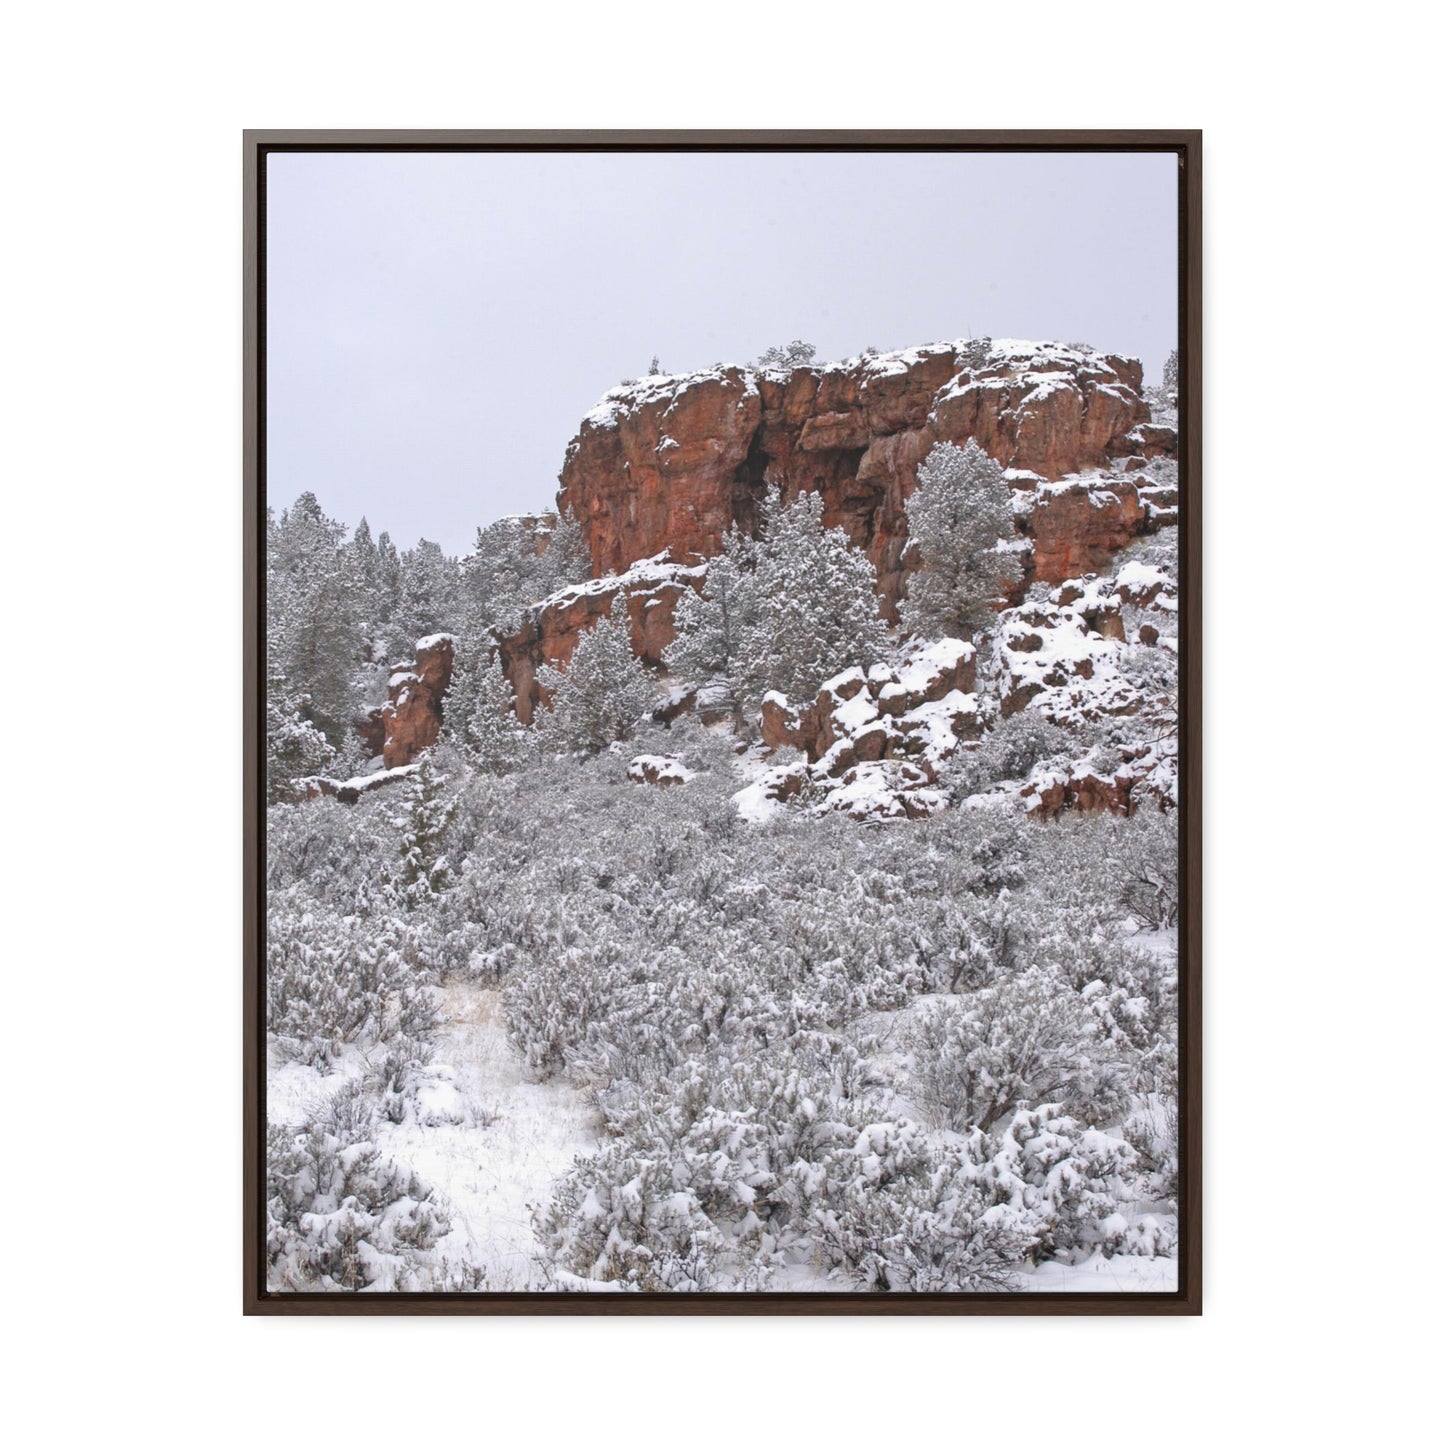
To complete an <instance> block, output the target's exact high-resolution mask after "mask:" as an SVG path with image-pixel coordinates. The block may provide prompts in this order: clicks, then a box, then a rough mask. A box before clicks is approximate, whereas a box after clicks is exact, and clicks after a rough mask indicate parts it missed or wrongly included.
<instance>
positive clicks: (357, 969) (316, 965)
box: [266, 893, 436, 1070]
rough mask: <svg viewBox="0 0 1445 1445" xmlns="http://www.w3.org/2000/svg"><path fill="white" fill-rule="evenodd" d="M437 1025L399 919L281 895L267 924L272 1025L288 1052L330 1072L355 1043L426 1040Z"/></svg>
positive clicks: (277, 1043) (279, 1047)
mask: <svg viewBox="0 0 1445 1445" xmlns="http://www.w3.org/2000/svg"><path fill="white" fill-rule="evenodd" d="M435 1023H436V1008H435V1004H434V1002H433V999H432V991H431V989H430V988H429V987H428V986H427V981H426V978H425V975H424V973H423V972H422V971H421V969H420V967H419V959H418V957H417V954H416V951H415V948H414V946H413V940H412V939H411V938H410V937H409V935H408V931H407V930H406V929H405V928H404V927H403V926H402V925H401V924H400V923H399V922H397V921H395V920H391V919H387V918H380V919H373V918H362V917H358V916H356V915H347V916H342V915H339V914H336V913H333V912H331V911H330V910H329V909H327V908H326V907H324V906H323V905H320V904H318V903H316V902H314V901H313V900H308V899H306V898H305V897H304V896H298V895H296V894H294V893H293V894H285V895H282V896H279V897H276V896H273V897H272V899H271V903H270V907H269V909H268V912H267V928H266V1029H267V1033H268V1034H269V1035H270V1037H271V1040H272V1043H273V1046H274V1047H275V1049H276V1051H277V1053H278V1054H279V1055H280V1057H282V1058H284V1059H294V1060H297V1061H300V1062H304V1063H309V1064H312V1065H313V1066H315V1067H317V1068H320V1069H322V1070H325V1069H327V1068H328V1067H329V1066H330V1060H331V1059H332V1058H334V1057H335V1056H336V1055H338V1054H340V1053H341V1051H342V1050H343V1048H344V1047H345V1046H347V1045H349V1044H362V1043H384V1042H386V1041H387V1040H389V1039H393V1038H398V1037H402V1038H411V1039H425V1038H427V1037H429V1036H430V1034H431V1032H432V1030H433V1029H434V1028H435Z"/></svg>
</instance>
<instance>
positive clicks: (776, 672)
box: [664, 490, 888, 712]
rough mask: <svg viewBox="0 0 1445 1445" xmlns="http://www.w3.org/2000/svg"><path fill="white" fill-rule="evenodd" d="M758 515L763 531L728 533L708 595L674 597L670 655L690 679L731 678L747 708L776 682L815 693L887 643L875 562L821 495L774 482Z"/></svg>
mask: <svg viewBox="0 0 1445 1445" xmlns="http://www.w3.org/2000/svg"><path fill="white" fill-rule="evenodd" d="M759 519H760V528H761V536H760V537H759V538H758V539H757V540H753V539H751V538H748V537H744V536H743V535H742V534H741V533H739V532H737V531H736V530H735V531H733V532H731V533H729V535H728V537H727V538H726V539H725V541H724V550H723V553H722V555H721V556H720V557H718V558H716V559H715V560H714V561H713V562H711V563H710V564H709V566H708V577H707V582H706V583H705V585H704V587H703V590H702V593H701V594H700V595H699V596H698V597H684V598H683V599H682V600H681V601H680V602H679V603H678V609H677V624H676V625H677V638H676V640H675V641H674V642H673V644H672V645H671V647H669V648H668V650H667V652H666V653H665V654H664V660H665V661H666V663H667V665H668V666H669V667H670V668H672V669H673V670H674V671H676V672H677V673H679V675H681V676H684V677H687V678H689V679H691V680H693V681H697V682H704V681H707V680H710V679H713V678H725V679H726V681H727V682H728V684H729V686H730V687H731V689H732V692H733V697H734V700H735V702H736V704H737V706H738V708H739V709H740V710H742V711H746V712H756V711H757V709H758V708H759V707H760V706H761V705H762V699H763V694H764V693H766V692H768V691H769V690H771V689H776V690H777V691H779V692H784V693H787V694H788V695H789V696H790V697H799V698H802V697H811V696H812V695H813V694H814V693H815V692H817V690H818V688H819V686H820V685H821V684H822V683H824V682H826V681H827V680H828V678H830V677H832V676H833V675H834V674H835V673H838V672H841V671H843V669H845V668H848V667H855V666H856V667H867V666H869V665H870V664H871V663H874V662H877V661H878V660H879V658H881V657H882V656H883V654H884V652H885V651H886V650H887V646H888V634H887V630H886V629H885V627H884V625H883V622H882V620H881V619H880V618H879V616H878V595H877V593H876V591H875V590H874V588H875V584H876V582H877V574H876V573H875V572H874V570H873V565H872V563H870V562H869V561H868V559H867V558H866V557H865V556H863V554H862V553H861V552H859V551H857V550H856V549H855V548H853V547H851V546H850V545H849V543H848V538H847V535H846V534H845V533H844V532H843V530H842V529H841V528H839V527H825V526H824V525H823V499H822V497H821V496H820V495H819V494H818V493H816V492H804V493H802V494H801V495H799V496H798V497H796V498H795V499H794V500H793V501H791V502H785V501H784V500H783V498H782V494H781V492H780V491H777V490H774V491H773V492H771V493H769V495H768V496H767V497H765V498H764V499H763V502H762V505H761V507H760V510H759Z"/></svg>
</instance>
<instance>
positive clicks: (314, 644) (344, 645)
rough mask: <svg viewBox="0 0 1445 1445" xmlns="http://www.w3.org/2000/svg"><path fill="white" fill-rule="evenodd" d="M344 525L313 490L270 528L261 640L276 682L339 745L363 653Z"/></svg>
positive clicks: (355, 697)
mask: <svg viewBox="0 0 1445 1445" xmlns="http://www.w3.org/2000/svg"><path fill="white" fill-rule="evenodd" d="M345 534H346V528H345V527H344V526H343V525H342V524H341V523H340V522H334V521H332V520H331V519H330V518H329V517H327V516H326V515H325V513H324V512H322V510H321V507H320V504H319V503H318V502H317V500H316V498H315V496H314V495H312V493H310V492H304V493H302V495H301V496H300V497H298V498H297V500H296V504H295V505H294V506H293V507H291V508H290V509H289V510H288V511H285V512H283V513H282V514H281V517H280V520H279V521H277V522H275V523H274V525H269V526H268V528H267V554H266V629H267V630H266V642H267V649H268V664H269V671H270V673H271V674H272V675H274V677H275V679H276V684H275V686H276V690H277V691H278V693H279V694H282V695H284V697H285V698H287V699H289V700H290V701H289V703H288V704H287V705H286V706H284V707H282V709H281V712H280V714H279V715H281V716H285V715H286V714H287V712H288V709H291V708H294V709H296V710H297V711H298V715H299V716H300V717H301V718H302V719H303V720H304V721H306V722H310V723H312V724H313V725H314V726H315V727H316V728H318V729H319V730H320V731H321V732H323V733H324V734H325V735H326V739H327V742H328V743H329V744H330V745H331V746H332V747H333V748H336V747H339V746H341V744H342V742H343V741H344V739H345V736H346V733H347V731H348V729H349V727H350V724H351V722H352V720H353V718H354V717H355V715H356V712H357V708H358V701H359V696H360V694H359V691H358V676H357V673H358V668H359V666H360V663H361V661H362V659H363V656H364V655H365V651H366V643H365V628H364V625H363V619H362V611H363V607H362V597H361V592H360V589H359V587H358V585H357V581H356V576H355V572H354V569H353V566H352V564H351V559H350V557H349V555H348V552H347V550H346V548H344V547H343V545H342V539H343V538H344V536H345Z"/></svg>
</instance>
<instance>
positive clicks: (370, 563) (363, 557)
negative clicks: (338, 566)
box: [346, 517, 384, 655]
mask: <svg viewBox="0 0 1445 1445" xmlns="http://www.w3.org/2000/svg"><path fill="white" fill-rule="evenodd" d="M346 551H347V562H348V564H349V565H350V567H351V575H352V580H353V582H354V584H355V587H356V598H357V615H358V617H359V619H360V621H361V625H362V629H363V631H364V632H365V634H366V641H367V648H368V655H369V654H370V650H371V645H372V644H373V643H375V642H376V640H377V636H378V633H379V632H380V629H381V624H382V622H383V620H384V619H383V617H382V583H381V554H380V552H379V551H378V550H377V545H376V543H375V542H373V541H372V539H371V526H370V524H369V523H368V522H367V520H366V518H365V517H363V518H362V519H361V521H359V522H358V523H357V524H356V531H355V532H353V533H352V536H351V541H350V542H349V543H348V544H347V549H346Z"/></svg>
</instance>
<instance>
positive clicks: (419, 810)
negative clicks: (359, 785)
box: [396, 750, 456, 907]
mask: <svg viewBox="0 0 1445 1445" xmlns="http://www.w3.org/2000/svg"><path fill="white" fill-rule="evenodd" d="M446 782H447V780H446V778H445V777H443V776H442V775H441V774H440V773H439V772H437V769H436V764H435V762H433V760H432V755H431V752H430V750H428V751H427V752H424V753H423V754H422V755H421V759H420V761H419V762H418V764H417V770H416V772H415V773H414V774H413V775H412V777H411V778H410V779H409V780H408V785H407V786H408V795H409V796H408V799H407V806H406V810H405V811H404V812H402V813H400V814H399V815H397V818H396V825H397V830H398V832H399V833H400V835H401V836H400V853H401V884H402V896H403V897H404V898H405V899H406V901H407V906H408V907H416V906H418V905H420V904H424V903H426V902H427V901H428V900H429V899H430V898H432V897H433V896H434V895H436V894H438V893H440V892H442V891H443V890H444V889H445V888H446V887H447V885H448V883H450V881H451V863H450V861H449V860H448V858H447V856H446V852H445V851H444V850H445V846H446V838H447V832H448V830H449V829H450V828H451V825H452V819H453V818H454V817H455V816H456V801H455V799H453V798H451V797H450V796H449V795H448V793H447V788H446Z"/></svg>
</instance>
